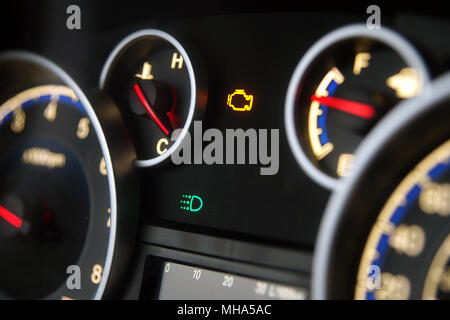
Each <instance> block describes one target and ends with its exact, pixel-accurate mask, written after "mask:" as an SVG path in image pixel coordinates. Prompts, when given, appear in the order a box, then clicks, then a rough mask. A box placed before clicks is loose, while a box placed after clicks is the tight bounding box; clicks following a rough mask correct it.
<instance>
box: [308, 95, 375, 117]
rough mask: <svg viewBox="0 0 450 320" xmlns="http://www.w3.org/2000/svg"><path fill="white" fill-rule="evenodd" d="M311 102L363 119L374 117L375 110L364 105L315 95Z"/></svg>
mask: <svg viewBox="0 0 450 320" xmlns="http://www.w3.org/2000/svg"><path fill="white" fill-rule="evenodd" d="M311 100H312V101H317V102H319V103H320V104H323V105H326V106H327V107H330V108H334V109H337V110H340V111H343V112H346V113H349V114H352V115H354V116H357V117H361V118H364V119H370V118H372V117H373V116H374V115H375V109H374V108H373V107H372V106H371V105H368V104H365V103H360V102H355V101H350V100H345V99H339V98H334V97H318V96H316V95H313V96H312V97H311Z"/></svg>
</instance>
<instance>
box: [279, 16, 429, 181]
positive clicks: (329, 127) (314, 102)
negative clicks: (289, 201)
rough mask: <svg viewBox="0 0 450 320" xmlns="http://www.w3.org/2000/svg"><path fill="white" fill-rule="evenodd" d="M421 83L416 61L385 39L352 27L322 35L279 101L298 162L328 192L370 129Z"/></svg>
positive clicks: (402, 44)
mask: <svg viewBox="0 0 450 320" xmlns="http://www.w3.org/2000/svg"><path fill="white" fill-rule="evenodd" d="M426 81H428V75H427V72H426V69H425V67H424V64H423V63H422V60H421V59H420V57H419V55H418V54H417V53H416V51H415V50H414V49H413V48H412V47H411V46H410V45H409V44H408V43H407V42H406V40H404V39H403V38H402V37H401V36H400V35H398V34H396V33H394V32H393V31H389V30H388V29H385V28H384V27H383V29H381V30H369V29H367V27H366V26H365V25H364V26H359V25H354V26H348V27H344V28H341V29H338V30H336V31H334V32H332V33H330V34H328V35H326V36H325V37H324V38H322V39H320V40H319V41H318V42H317V43H316V44H315V45H314V46H313V47H312V48H311V49H310V50H309V51H308V52H307V53H306V54H305V56H304V57H303V59H302V60H301V61H300V63H299V65H298V66H297V69H296V70H295V72H294V75H293V77H292V79H291V83H290V86H289V90H288V94H287V101H286V110H285V121H286V129H287V134H288V140H289V143H290V146H291V148H292V150H293V152H294V155H295V157H296V158H297V160H298V162H299V163H300V165H301V166H302V167H303V169H305V171H306V172H307V173H308V174H309V175H310V176H311V177H312V178H313V179H314V180H316V181H317V182H318V183H320V184H322V185H324V186H326V187H328V188H333V187H334V186H335V185H336V181H337V178H339V177H341V176H345V175H347V174H348V173H349V172H350V170H351V168H352V166H353V163H354V157H353V153H354V151H355V150H356V148H357V147H358V145H359V144H360V143H361V141H362V140H363V138H364V137H365V136H366V135H367V133H368V132H369V131H370V130H371V129H372V128H373V126H374V125H375V124H376V123H377V122H378V121H379V120H380V119H381V118H382V117H383V116H384V115H385V114H386V113H387V112H389V110H391V109H392V108H393V107H394V106H395V105H397V104H398V103H399V102H400V101H401V100H403V99H407V98H411V97H414V96H416V95H418V94H420V93H421V92H422V90H423V87H424V83H425V82H426Z"/></svg>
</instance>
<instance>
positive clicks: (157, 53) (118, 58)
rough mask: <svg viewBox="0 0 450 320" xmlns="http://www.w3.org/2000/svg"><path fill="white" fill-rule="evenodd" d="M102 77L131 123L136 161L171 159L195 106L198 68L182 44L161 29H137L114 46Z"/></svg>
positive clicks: (188, 124) (190, 120)
mask: <svg viewBox="0 0 450 320" xmlns="http://www.w3.org/2000/svg"><path fill="white" fill-rule="evenodd" d="M101 82H102V83H101V85H102V87H103V88H104V89H105V90H106V91H107V92H108V93H109V94H110V95H111V97H112V98H113V99H114V100H115V102H116V103H117V104H118V106H119V107H120V108H121V110H122V113H123V114H124V116H125V118H126V120H127V122H128V124H129V128H130V131H131V133H132V135H133V138H134V142H135V146H136V152H137V155H138V161H137V164H138V165H140V166H151V165H155V164H157V163H159V162H162V161H164V160H165V159H167V157H169V156H170V154H171V153H172V152H173V151H175V149H176V148H177V146H178V145H179V144H180V143H181V140H182V139H183V137H184V136H185V135H186V132H187V130H188V128H189V126H190V124H191V122H192V119H193V116H194V111H195V106H196V81H195V76H194V71H193V68H192V65H191V62H190V59H189V57H188V56H187V54H186V52H185V50H184V48H183V47H182V46H181V44H180V43H179V42H178V41H177V40H176V39H174V38H173V37H172V36H170V35H168V34H166V33H164V32H162V31H159V30H143V31H140V32H136V33H134V34H132V35H130V36H129V37H127V38H126V39H124V40H123V41H122V42H121V43H119V45H118V46H117V47H116V49H115V50H114V51H113V53H112V54H111V56H110V57H109V59H108V61H107V63H106V65H105V67H104V69H103V73H102V80H101ZM174 132H175V134H174Z"/></svg>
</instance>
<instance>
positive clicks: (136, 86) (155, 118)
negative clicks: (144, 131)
mask: <svg viewBox="0 0 450 320" xmlns="http://www.w3.org/2000/svg"><path fill="white" fill-rule="evenodd" d="M134 91H136V93H137V95H138V97H139V100H141V102H142V104H143V105H144V107H145V109H146V110H147V111H148V113H149V114H150V116H151V117H152V118H153V120H155V122H156V124H157V125H158V126H159V127H160V129H161V130H162V131H163V132H164V133H165V134H166V135H169V130H167V129H166V127H165V126H164V125H163V124H162V122H161V121H160V120H159V119H158V117H157V116H156V114H155V112H153V110H152V108H151V107H150V104H149V103H148V102H147V99H145V97H144V94H143V93H142V91H141V88H139V85H138V84H137V83H136V84H135V85H134Z"/></svg>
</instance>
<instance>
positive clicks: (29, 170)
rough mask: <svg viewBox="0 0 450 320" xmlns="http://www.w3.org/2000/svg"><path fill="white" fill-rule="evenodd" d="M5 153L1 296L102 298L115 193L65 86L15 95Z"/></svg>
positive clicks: (4, 131) (0, 183) (0, 185)
mask: <svg viewBox="0 0 450 320" xmlns="http://www.w3.org/2000/svg"><path fill="white" fill-rule="evenodd" d="M0 149H1V153H0V177H1V178H0V260H1V261H2V263H1V264H0V298H13V299H36V298H52V299H91V298H94V297H96V295H97V291H98V289H99V285H100V283H101V282H102V276H103V273H104V268H105V262H106V257H107V252H108V249H109V247H110V226H111V221H110V203H111V198H110V192H111V189H110V186H109V183H108V173H107V170H106V163H105V154H104V153H103V152H102V148H101V144H100V142H99V137H98V135H97V132H96V129H95V128H94V126H93V121H92V119H91V118H90V117H89V115H88V113H87V111H86V108H85V106H84V105H83V104H82V103H81V102H80V100H79V99H78V97H77V96H76V95H75V93H74V91H73V90H72V89H71V88H69V87H66V86H61V85H44V86H37V87H33V88H30V89H27V90H25V91H23V92H21V93H19V94H17V95H15V96H14V97H12V98H10V99H9V100H7V101H5V102H3V104H2V105H0ZM87 244H88V245H87ZM71 275H73V277H72V278H71V279H70V280H69V276H71ZM78 285H79V286H80V288H81V289H79V290H73V289H74V288H75V287H77V286H78Z"/></svg>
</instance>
